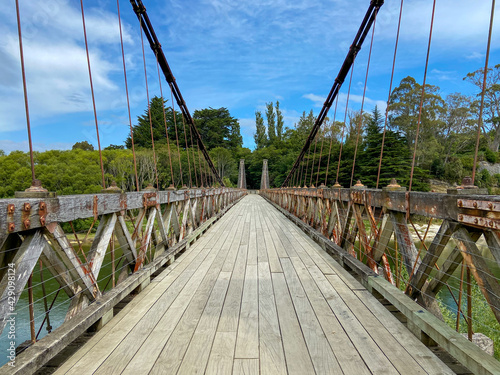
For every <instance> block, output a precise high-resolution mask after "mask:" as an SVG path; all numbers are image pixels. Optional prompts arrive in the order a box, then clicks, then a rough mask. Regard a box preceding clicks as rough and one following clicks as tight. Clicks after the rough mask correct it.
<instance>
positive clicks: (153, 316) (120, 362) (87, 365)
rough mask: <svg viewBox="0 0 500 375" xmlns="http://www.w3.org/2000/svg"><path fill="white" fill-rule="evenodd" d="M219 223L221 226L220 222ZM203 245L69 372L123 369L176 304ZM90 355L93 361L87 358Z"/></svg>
mask: <svg viewBox="0 0 500 375" xmlns="http://www.w3.org/2000/svg"><path fill="white" fill-rule="evenodd" d="M230 213H231V212H230ZM228 216H231V215H228ZM227 219H229V217H228V218H227ZM218 224H219V226H220V222H219V223H218ZM226 224H227V225H229V222H228V220H226ZM217 241H224V239H220V238H218V240H217ZM209 242H210V241H209ZM214 246H215V244H214ZM203 248H205V249H206V245H205V246H203V247H202V246H199V247H198V250H200V251H199V252H192V251H190V252H189V253H188V254H187V255H188V256H187V257H186V258H185V259H184V262H185V263H184V262H183V263H182V264H181V265H180V266H178V267H176V268H175V270H174V271H173V272H171V273H170V275H168V276H167V277H166V278H165V279H164V280H163V281H162V285H163V287H162V288H160V289H155V292H154V293H149V294H148V297H147V300H145V302H144V303H143V304H142V305H141V306H140V308H139V309H137V310H134V312H133V313H129V314H128V315H127V317H126V318H124V321H123V322H122V325H121V326H120V329H117V330H114V331H113V332H111V333H110V334H108V335H107V336H106V338H105V340H102V341H100V342H99V343H98V344H97V345H95V346H94V347H93V348H92V349H91V350H89V352H88V354H87V355H86V357H85V358H87V360H85V358H83V359H82V360H80V361H79V362H77V363H76V364H75V365H74V366H73V367H72V368H71V370H70V371H69V373H81V372H83V373H90V372H94V371H96V370H97V369H98V371H99V372H102V373H106V372H107V371H109V372H113V371H115V370H118V369H120V370H119V371H122V370H123V369H124V367H125V365H126V364H127V363H128V362H129V361H130V359H131V358H132V357H133V355H134V354H135V353H136V351H137V350H138V349H139V347H140V344H142V343H143V342H144V341H145V340H146V339H147V336H148V334H149V333H150V332H151V331H152V330H153V328H154V327H155V326H156V324H157V322H158V321H159V320H160V319H161V317H162V312H164V311H166V310H167V308H168V307H169V306H170V305H171V304H172V303H173V301H174V300H175V298H176V296H177V295H178V294H179V292H180V291H181V290H182V289H183V288H184V286H185V285H186V284H187V282H188V281H189V280H190V279H191V276H192V275H193V274H194V273H195V271H196V270H197V269H198V267H199V266H200V265H201V264H202V263H203V261H204V259H205V258H206V257H207V256H208V255H209V252H207V251H202V250H203ZM154 306H156V307H154ZM153 307H154V308H153ZM108 356H109V357H108ZM90 358H92V360H88V359H90ZM104 361H105V362H104ZM103 362H104V363H103Z"/></svg>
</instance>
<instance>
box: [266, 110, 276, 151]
mask: <svg viewBox="0 0 500 375" xmlns="http://www.w3.org/2000/svg"><path fill="white" fill-rule="evenodd" d="M266 118H267V134H268V136H269V144H270V145H272V144H273V143H274V141H275V140H276V118H275V113H274V106H273V102H270V103H266Z"/></svg>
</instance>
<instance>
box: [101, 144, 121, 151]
mask: <svg viewBox="0 0 500 375" xmlns="http://www.w3.org/2000/svg"><path fill="white" fill-rule="evenodd" d="M104 149H105V150H124V149H125V146H124V145H109V146H108V147H105V148H104Z"/></svg>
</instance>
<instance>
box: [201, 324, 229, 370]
mask: <svg viewBox="0 0 500 375" xmlns="http://www.w3.org/2000/svg"><path fill="white" fill-rule="evenodd" d="M235 345H236V332H217V333H216V334H215V340H214V344H213V346H212V350H211V351H210V358H209V360H208V365H207V369H206V371H205V374H207V375H230V374H231V373H232V372H233V361H234V346H235Z"/></svg>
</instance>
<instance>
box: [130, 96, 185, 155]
mask: <svg viewBox="0 0 500 375" xmlns="http://www.w3.org/2000/svg"><path fill="white" fill-rule="evenodd" d="M166 103H167V100H163V99H162V98H160V97H158V96H155V97H153V98H152V99H151V101H150V103H149V107H148V108H146V109H145V110H144V114H143V115H141V116H137V124H136V125H134V126H133V127H132V128H133V133H134V145H135V147H138V148H140V147H143V148H147V149H151V148H152V144H153V143H152V141H151V127H152V128H153V139H154V142H155V145H156V144H166V143H167V138H166V132H165V122H166V123H167V124H166V126H167V129H168V136H169V138H170V142H175V139H176V132H175V127H177V128H178V130H179V132H180V131H181V130H182V114H181V113H180V112H177V111H175V119H174V113H173V111H172V108H171V107H166V106H165V104H166ZM164 111H165V112H164ZM150 113H151V124H150V121H149V115H150ZM164 113H165V115H164ZM179 136H180V133H179ZM181 140H182V139H179V142H181ZM125 145H126V147H127V148H132V138H131V137H130V135H129V136H128V137H127V139H126V140H125ZM181 145H182V143H181Z"/></svg>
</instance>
